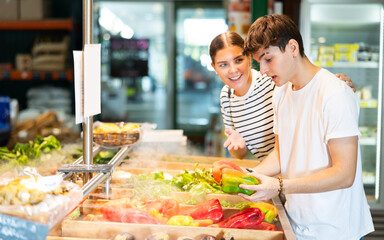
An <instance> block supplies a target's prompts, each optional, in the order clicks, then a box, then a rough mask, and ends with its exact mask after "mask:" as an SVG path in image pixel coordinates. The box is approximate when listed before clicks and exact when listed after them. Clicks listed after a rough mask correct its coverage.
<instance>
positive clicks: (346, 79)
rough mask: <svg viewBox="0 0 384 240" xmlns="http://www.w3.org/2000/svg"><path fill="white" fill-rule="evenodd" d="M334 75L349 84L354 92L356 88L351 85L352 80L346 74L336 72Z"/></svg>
mask: <svg viewBox="0 0 384 240" xmlns="http://www.w3.org/2000/svg"><path fill="white" fill-rule="evenodd" d="M335 75H336V77H338V78H339V79H340V80H342V81H344V82H345V83H346V84H347V85H348V86H350V87H351V88H352V90H353V92H356V89H355V87H354V85H353V82H352V80H351V79H350V78H349V77H348V76H347V75H345V74H343V73H336V74H335Z"/></svg>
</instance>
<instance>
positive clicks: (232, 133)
mask: <svg viewBox="0 0 384 240" xmlns="http://www.w3.org/2000/svg"><path fill="white" fill-rule="evenodd" d="M225 134H227V136H228V138H227V140H225V142H224V147H225V148H228V151H232V150H235V151H237V150H239V149H243V148H246V145H245V140H244V138H243V137H242V136H241V135H240V133H239V132H238V131H236V130H233V129H227V130H225Z"/></svg>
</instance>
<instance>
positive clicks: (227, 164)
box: [212, 159, 243, 183]
mask: <svg viewBox="0 0 384 240" xmlns="http://www.w3.org/2000/svg"><path fill="white" fill-rule="evenodd" d="M225 168H229V169H234V170H237V171H239V172H243V169H241V167H239V166H237V165H236V164H235V163H233V162H232V161H230V160H227V159H223V160H220V161H216V162H214V163H213V166H212V175H213V178H214V179H215V181H216V182H217V183H220V181H221V175H222V171H223V169H225Z"/></svg>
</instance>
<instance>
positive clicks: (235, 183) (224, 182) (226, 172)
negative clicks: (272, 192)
mask: <svg viewBox="0 0 384 240" xmlns="http://www.w3.org/2000/svg"><path fill="white" fill-rule="evenodd" d="M240 184H246V185H258V184H259V180H257V178H256V177H254V176H252V175H247V174H244V173H242V172H240V171H237V170H234V169H227V168H226V169H223V170H222V176H221V186H222V190H223V192H226V193H244V194H247V195H252V194H253V193H254V192H255V191H252V190H248V189H243V188H240V187H239V185H240Z"/></svg>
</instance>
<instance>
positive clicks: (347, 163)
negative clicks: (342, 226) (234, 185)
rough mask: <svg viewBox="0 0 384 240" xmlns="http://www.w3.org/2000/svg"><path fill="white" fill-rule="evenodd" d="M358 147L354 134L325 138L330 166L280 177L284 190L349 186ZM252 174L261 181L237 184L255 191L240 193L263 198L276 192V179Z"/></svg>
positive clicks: (327, 189) (253, 199)
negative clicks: (304, 174) (309, 173)
mask: <svg viewBox="0 0 384 240" xmlns="http://www.w3.org/2000/svg"><path fill="white" fill-rule="evenodd" d="M357 148H358V137H357V136H353V137H345V138H335V139H330V140H329V141H328V150H329V153H330V159H331V163H330V164H331V165H330V166H329V167H327V168H324V169H321V170H319V171H317V172H315V173H313V174H311V175H309V176H306V177H302V178H296V179H283V187H284V193H285V194H291V193H318V192H326V191H332V190H337V189H342V188H348V187H350V186H352V184H353V182H354V180H355V174H356V167H357ZM258 167H259V166H257V167H256V168H258ZM261 167H262V166H261ZM261 169H263V168H261ZM253 175H254V176H255V177H257V178H258V179H259V180H260V182H261V184H259V185H244V184H242V185H240V187H241V188H244V189H249V190H254V191H256V193H254V194H253V195H251V196H248V195H245V194H239V195H241V196H242V197H244V198H245V199H248V200H249V201H266V200H268V199H271V198H273V197H275V196H277V195H278V194H279V188H280V184H279V180H278V179H276V178H273V177H268V176H265V175H262V174H259V171H256V172H255V173H254V174H253ZM270 176H271V175H270Z"/></svg>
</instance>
